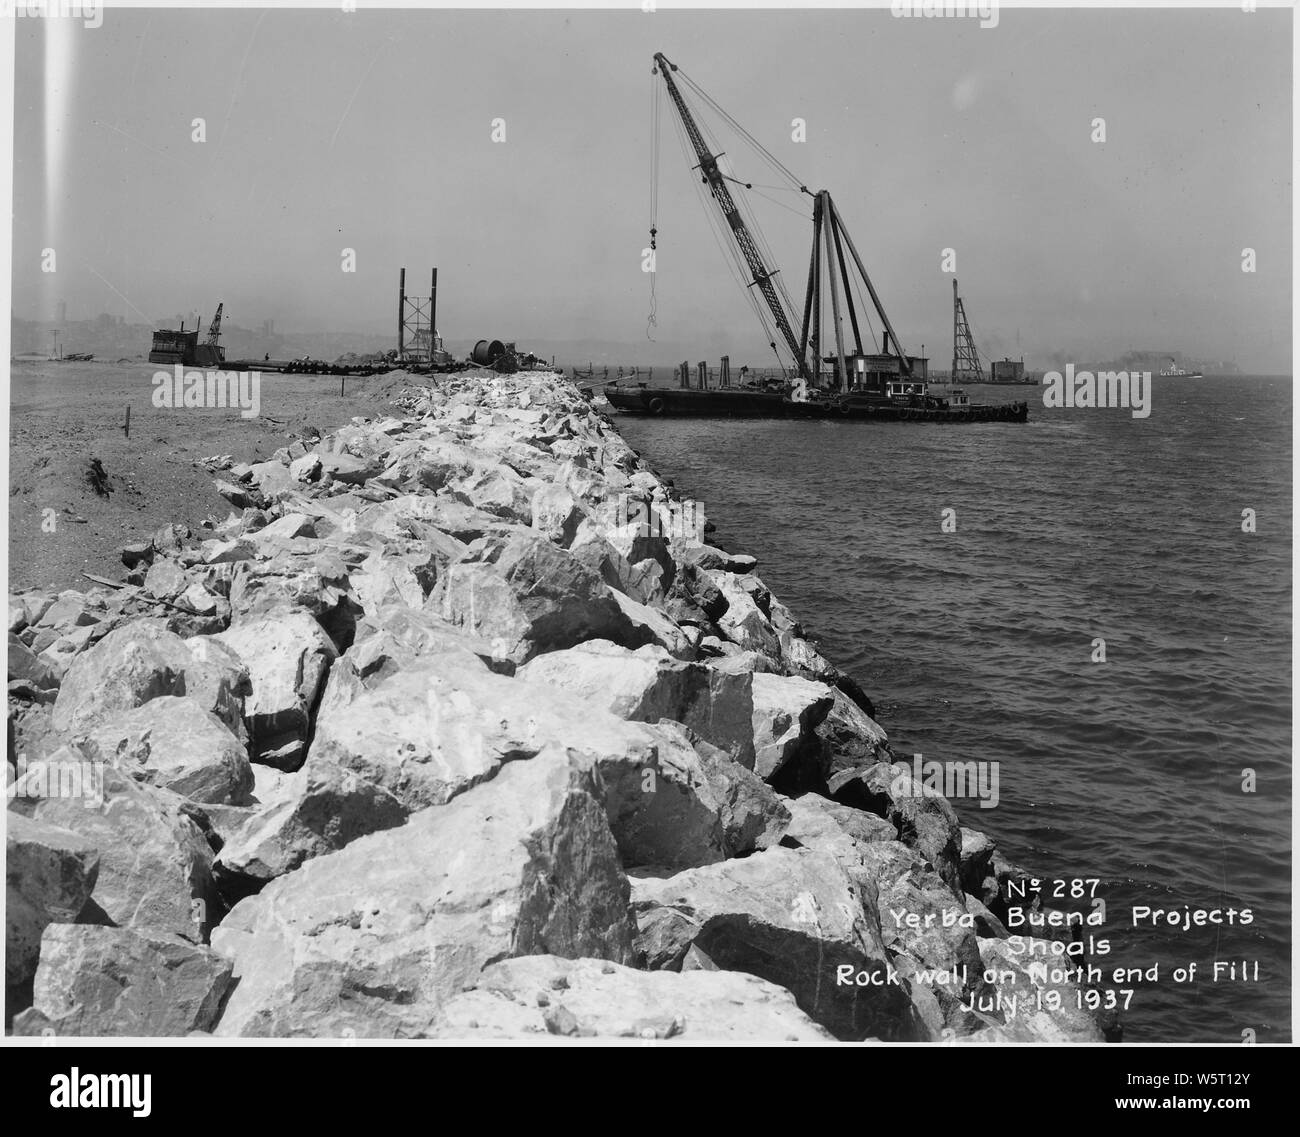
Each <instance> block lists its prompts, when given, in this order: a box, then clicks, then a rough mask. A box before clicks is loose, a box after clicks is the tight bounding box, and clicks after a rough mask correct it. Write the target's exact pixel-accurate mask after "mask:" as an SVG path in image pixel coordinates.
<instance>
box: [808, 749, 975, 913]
mask: <svg viewBox="0 0 1300 1137" xmlns="http://www.w3.org/2000/svg"><path fill="white" fill-rule="evenodd" d="M829 790H830V794H831V796H832V797H833V798H834V799H835V800H836V801H838V802H841V803H842V804H844V805H851V806H854V807H855V808H858V809H862V810H866V811H867V812H869V813H875V814H877V815H878V816H880V817H883V818H884V819H885V820H886V821H888V822H889V823H890V824H891V825H893V826H894V828H895V830H896V831H897V832H898V836H899V840H900V841H902V842H903V843H904V844H907V845H910V846H912V847H913V848H914V849H916V850H917V851H918V852H919V853H921V855H922V856H924V857H925V858H926V859H927V860H929V861H930V863H931V864H932V865H933V866H934V868H935V870H936V871H937V872H938V873H939V875H940V877H942V878H943V881H944V883H945V884H946V885H947V886H948V887H949V888H950V889H951V890H952V891H953V892H954V893H955V894H956V895H958V896H960V895H961V879H960V873H961V826H960V824H959V823H958V821H957V814H956V812H955V811H954V810H953V808H952V806H951V805H950V804H949V802H948V799H947V798H945V797H944V796H943V795H942V794H940V793H938V792H936V791H934V790H932V789H930V788H929V787H928V786H924V785H922V784H921V783H920V782H918V781H917V780H916V779H915V778H914V777H913V776H912V771H911V768H910V767H908V766H907V765H905V764H904V763H902V762H898V763H895V764H893V765H889V764H887V763H885V762H878V763H876V764H875V765H874V766H866V767H856V768H852V769H846V770H843V771H841V772H840V773H838V774H836V775H834V776H833V777H832V778H831V779H830V782H829Z"/></svg>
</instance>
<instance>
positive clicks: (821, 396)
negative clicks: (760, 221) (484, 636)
mask: <svg viewBox="0 0 1300 1137" xmlns="http://www.w3.org/2000/svg"><path fill="white" fill-rule="evenodd" d="M654 62H655V66H654V71H653V73H654V74H656V75H659V76H661V77H662V79H663V84H664V87H665V88H666V89H667V91H668V95H669V98H670V99H671V100H672V103H673V106H674V108H675V109H676V112H677V116H678V119H679V120H680V122H681V126H682V128H683V130H684V132H685V136H686V138H687V140H688V141H689V144H690V147H691V149H692V150H693V151H694V153H695V157H696V158H697V160H698V165H696V166H695V167H694V168H695V169H696V170H698V171H699V173H700V175H701V179H702V181H703V183H704V184H705V185H706V186H707V187H708V189H709V193H710V195H711V196H712V197H713V200H714V202H715V203H716V204H717V206H718V208H719V209H720V210H721V212H722V218H723V221H724V222H725V223H726V228H727V230H728V231H729V232H730V235H731V238H732V240H733V242H734V245H735V250H734V251H735V252H736V253H738V254H739V256H738V260H737V266H738V267H739V268H740V269H741V271H742V273H743V274H744V275H747V276H748V277H749V283H748V284H747V285H746V291H747V292H748V293H749V295H750V297H751V300H753V301H754V309H755V312H756V314H757V315H758V318H759V320H760V322H761V323H762V325H763V328H764V331H765V332H766V333H767V334H768V337H769V341H770V346H771V347H772V350H773V351H774V352H775V353H776V355H777V358H778V360H780V361H781V364H782V369H783V371H785V373H786V379H785V380H784V381H783V382H780V383H777V384H775V385H772V384H769V385H768V386H767V387H748V388H746V387H736V388H729V387H722V388H715V389H712V390H709V389H707V388H705V387H700V388H691V387H687V386H686V385H685V383H684V382H683V385H682V386H680V387H650V386H647V385H646V384H637V385H635V386H632V385H628V384H625V383H617V382H616V383H610V384H607V385H606V386H605V388H604V395H605V397H606V398H607V399H608V400H609V402H610V404H611V405H612V406H614V407H615V408H616V409H618V410H620V411H625V412H628V413H632V414H666V415H695V416H708V417H793V418H845V419H870V420H875V421H878V422H943V423H964V422H1024V421H1025V420H1026V419H1027V418H1028V415H1029V404H1028V403H1025V402H1020V403H1011V404H1008V405H1005V406H972V405H971V404H970V402H969V400H968V399H967V398H966V396H965V395H964V394H963V393H962V392H960V391H953V392H951V394H950V395H949V396H947V397H942V396H939V395H932V394H931V393H930V391H929V385H928V382H927V369H928V361H927V360H926V359H924V358H922V357H918V356H912V355H908V354H907V353H906V352H905V351H903V350H902V349H901V347H900V345H899V340H898V336H897V334H896V333H895V331H894V328H893V325H891V324H890V322H889V317H888V316H887V315H886V314H885V309H884V306H883V305H882V304H881V302H880V297H879V295H878V294H877V293H876V289H875V286H874V285H873V284H872V283H871V278H870V276H868V274H867V270H866V267H865V266H864V265H863V263H862V258H861V257H860V256H859V255H858V251H857V248H856V247H855V246H854V244H853V238H852V237H851V236H850V235H849V233H848V231H847V229H846V228H845V227H844V223H843V221H842V219H841V218H840V214H839V210H838V209H836V207H835V203H834V201H833V200H832V199H831V195H830V193H829V192H828V191H827V190H820V191H818V192H816V193H814V192H813V191H812V190H810V189H808V187H807V186H805V185H802V184H800V183H799V181H798V179H796V178H795V177H794V175H793V174H791V173H790V172H789V171H788V170H786V168H785V167H784V166H782V165H781V163H780V162H778V161H777V160H776V159H775V158H773V157H772V155H770V154H768V153H767V151H766V150H763V148H762V147H761V146H759V145H758V143H757V142H756V141H755V140H754V139H753V138H752V137H750V136H749V135H748V134H747V133H746V132H744V131H743V128H741V127H740V126H739V124H738V123H736V122H735V121H734V120H733V119H731V117H730V116H729V115H727V114H726V112H725V111H722V110H721V108H720V107H717V104H716V103H713V101H712V99H710V98H709V97H708V95H706V94H705V93H704V92H703V91H702V90H701V89H700V88H699V87H698V86H697V85H696V84H695V83H694V82H692V81H691V80H690V79H689V78H688V77H687V76H686V75H685V74H684V73H680V77H681V78H682V80H683V81H684V82H685V83H687V84H688V85H689V86H690V87H691V88H692V90H693V91H695V93H696V94H697V95H699V96H700V97H701V98H703V99H704V100H705V101H707V102H708V103H709V104H710V105H712V106H713V107H714V108H715V109H716V110H718V111H719V112H720V113H721V114H723V115H724V116H725V118H726V119H727V120H728V121H729V122H730V123H731V124H732V125H733V126H734V127H735V128H736V129H737V130H738V131H740V132H741V133H742V134H745V137H746V139H747V140H748V141H749V142H750V144H751V145H753V146H754V147H755V148H756V149H757V150H758V151H760V152H761V154H762V155H763V156H764V157H765V158H766V159H767V160H768V161H769V162H770V163H771V164H772V165H773V167H774V168H776V169H778V171H779V172H780V173H782V174H783V175H784V176H785V177H786V178H787V179H788V180H789V181H790V182H791V183H792V188H797V189H798V190H799V191H800V192H801V193H804V194H807V195H808V196H809V197H811V198H813V216H812V222H813V241H812V255H811V263H810V265H809V270H808V285H807V289H806V292H805V297H804V307H803V319H802V321H800V323H799V329H800V330H799V331H798V332H797V333H796V331H795V326H796V324H795V321H794V320H793V319H792V318H791V313H793V312H794V305H793V303H792V302H791V300H790V297H789V296H788V295H785V293H784V289H783V287H782V286H781V284H780V282H779V280H778V279H777V273H778V271H779V270H777V269H776V268H769V267H768V263H769V261H770V259H771V258H770V256H768V255H766V254H765V248H766V243H765V242H763V241H762V240H761V234H759V236H758V238H757V239H756V237H755V233H754V230H756V229H757V226H756V225H754V224H753V222H752V219H751V220H746V216H745V211H744V210H743V209H742V207H741V205H740V203H739V199H738V197H737V195H735V194H733V191H732V190H731V188H730V186H729V185H728V183H731V184H732V185H735V186H743V187H744V188H746V189H752V188H753V186H752V185H751V184H750V183H746V182H741V181H739V180H738V179H737V178H734V177H732V176H731V175H730V174H727V173H725V172H724V171H723V170H722V169H721V167H720V166H719V163H718V159H719V158H720V157H722V153H721V152H720V151H719V152H716V153H715V152H714V149H713V148H711V147H710V145H709V144H708V142H707V141H706V140H705V136H704V134H703V132H702V131H701V129H700V127H699V125H698V123H697V122H696V120H695V116H694V115H692V113H691V110H690V108H689V106H688V105H687V103H686V100H685V98H684V97H683V95H682V92H681V89H680V88H679V86H678V84H677V82H676V80H675V79H674V73H678V68H677V66H676V64H673V63H671V62H669V60H668V59H667V58H665V56H664V55H663V53H662V52H660V53H658V54H656V55H655V57H654ZM656 117H657V109H656ZM654 145H655V147H656V152H655V160H654V167H655V169H656V170H657V168H658V157H657V146H658V137H657V133H656V137H655V139H654ZM657 232H658V230H657V229H656V228H655V222H652V223H651V229H650V245H651V249H654V248H655V242H656V235H657ZM846 248H847V250H848V253H849V259H847V260H846V258H845V255H844V253H845V249H846ZM854 271H856V278H855V277H854V275H853V272H854ZM652 281H653V277H652ZM859 281H860V282H861V284H863V285H865V287H866V292H867V294H868V295H869V296H870V299H871V306H872V307H873V308H874V310H875V312H876V314H877V316H878V317H879V319H880V324H881V327H882V333H881V338H882V342H881V345H880V347H881V350H880V351H877V352H870V353H869V352H867V351H865V350H864V349H863V341H862V334H861V328H860V325H859V321H858V309H857V306H855V304H854V300H853V296H854V291H855V287H856V284H857V282H859ZM823 284H825V286H826V288H825V291H826V292H827V293H828V294H829V296H830V302H831V319H830V320H829V323H830V331H831V332H832V333H833V340H834V343H833V346H834V353H833V354H824V351H825V349H826V348H828V347H829V346H831V345H830V344H826V345H824V344H823V320H822V317H823ZM652 287H653V284H652ZM841 287H842V289H843V295H842V297H841ZM751 290H752V291H751ZM755 296H757V297H759V298H761V303H760V302H759V301H758V300H755V299H754V297H755ZM841 300H842V301H843V307H842V306H841ZM844 311H847V313H848V316H849V323H850V328H851V332H852V345H851V349H846V337H845V328H844V321H843V312H844ZM864 314H866V309H865V305H864ZM778 345H779V346H778ZM783 352H784V353H785V356H788V357H789V363H787V362H786V358H785V357H784V356H783V355H782V353H783Z"/></svg>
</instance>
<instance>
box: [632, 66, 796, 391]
mask: <svg viewBox="0 0 1300 1137" xmlns="http://www.w3.org/2000/svg"><path fill="white" fill-rule="evenodd" d="M655 63H656V64H657V65H658V71H659V74H660V75H661V76H662V77H663V80H664V84H665V86H666V87H667V88H668V95H669V97H670V98H671V99H672V101H673V106H674V107H676V108H677V115H678V117H679V118H680V119H681V120H682V126H683V127H684V128H685V130H686V135H687V137H688V138H689V139H690V142H691V146H692V148H693V149H694V150H695V155H696V157H697V158H699V160H700V170H701V172H702V173H703V174H704V180H705V182H706V183H707V184H708V186H709V189H710V191H711V192H712V194H713V199H714V200H715V201H716V202H717V203H718V208H720V209H721V210H722V216H723V219H724V220H725V221H726V222H727V226H728V228H730V230H731V235H732V237H733V238H734V239H735V241H736V245H737V247H739V249H740V252H741V255H742V256H743V257H744V258H745V263H746V265H748V267H749V272H750V275H751V277H752V278H753V279H752V281H751V284H752V285H753V286H755V287H757V288H758V290H759V292H760V293H761V294H762V296H763V299H764V301H766V303H767V307H768V310H769V311H770V312H771V313H772V319H773V320H774V321H775V322H776V327H777V331H778V332H780V334H781V338H782V339H784V340H785V345H786V347H787V348H789V350H790V354H791V356H793V358H794V362H795V366H796V368H797V369H798V372H799V374H800V375H801V376H803V377H804V378H811V374H810V372H809V368H808V363H807V360H806V358H805V354H804V349H803V347H801V345H800V342H799V337H798V336H797V335H796V334H795V331H794V328H793V327H792V326H791V322H790V319H789V317H788V316H787V315H786V311H785V306H784V305H783V304H782V303H781V297H780V295H779V294H778V293H777V290H776V285H775V284H774V283H773V282H772V277H773V276H774V275H775V270H769V269H768V267H767V265H766V264H764V263H763V257H762V254H761V253H760V252H759V248H758V244H757V243H756V242H755V240H754V236H753V234H752V233H750V231H749V226H747V225H746V224H745V219H744V218H743V217H741V215H740V210H739V209H737V208H736V203H735V201H734V200H733V198H732V196H731V191H730V190H728V189H727V184H726V180H725V176H724V175H723V173H722V171H721V170H720V169H719V168H718V155H716V154H711V153H709V147H708V145H707V144H706V143H705V141H704V136H703V134H701V133H700V128H699V127H698V126H697V125H696V122H695V119H694V117H693V116H692V114H691V111H690V108H689V107H688V106H687V105H686V101H685V99H683V98H682V94H681V92H680V91H679V90H678V89H677V84H676V82H675V81H674V80H673V77H672V72H673V71H676V70H677V65H676V64H674V63H670V62H669V61H668V59H667V58H665V56H664V54H663V52H656V53H655Z"/></svg>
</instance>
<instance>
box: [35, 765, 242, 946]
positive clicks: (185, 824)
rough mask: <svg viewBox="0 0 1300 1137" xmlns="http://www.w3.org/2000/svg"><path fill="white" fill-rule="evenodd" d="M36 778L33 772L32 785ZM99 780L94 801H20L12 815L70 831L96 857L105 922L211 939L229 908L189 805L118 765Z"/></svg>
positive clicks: (98, 903) (108, 768) (98, 893)
mask: <svg viewBox="0 0 1300 1137" xmlns="http://www.w3.org/2000/svg"><path fill="white" fill-rule="evenodd" d="M72 755H73V752H72V751H71V750H70V749H67V748H65V749H64V750H63V751H61V752H60V753H59V754H56V755H54V756H52V757H51V758H49V759H47V760H46V762H45V763H44V765H46V766H47V767H53V768H57V767H58V766H59V765H61V764H62V763H65V762H71V761H73V760H74V759H73V757H72ZM35 773H36V771H35V770H32V771H29V773H28V777H27V781H28V784H29V785H30V784H31V783H32V781H33V777H34V775H35ZM94 777H96V778H97V779H98V780H99V781H98V786H97V789H98V792H97V793H96V794H95V795H93V796H87V795H83V796H81V797H79V798H74V797H67V796H53V797H42V798H33V797H30V796H23V797H16V798H15V799H14V801H13V802H12V803H11V804H10V809H16V810H18V811H20V812H21V813H23V814H24V815H26V816H28V817H31V818H33V819H34V820H37V821H40V822H44V823H47V824H50V825H57V826H60V827H61V828H63V829H69V830H71V831H72V832H74V833H76V834H77V835H78V836H79V837H81V838H83V839H84V840H85V841H86V842H88V843H89V844H90V845H92V846H93V847H94V848H96V849H97V850H98V851H99V875H98V877H97V879H96V881H95V894H94V905H95V906H96V907H97V908H98V910H99V911H100V912H101V913H102V916H103V919H102V920H101V922H111V923H113V924H116V925H119V926H121V927H128V928H135V929H138V930H146V929H147V930H150V931H157V932H165V933H170V934H174V935H179V936H184V937H187V938H190V939H206V937H207V935H208V932H209V931H210V930H211V928H212V927H213V925H215V924H216V922H217V921H218V920H219V919H220V918H221V915H222V912H223V911H224V908H223V907H222V904H221V900H220V897H219V895H218V893H217V889H216V885H215V882H214V881H213V878H212V849H211V846H210V845H209V844H208V842H207V840H206V839H205V837H204V835H203V831H202V830H201V829H200V828H199V826H198V825H197V824H196V823H195V821H194V819H193V818H192V817H190V816H189V815H188V814H187V813H186V812H185V800H184V799H183V798H181V797H179V796H178V795H177V794H174V793H171V792H170V791H168V790H163V789H158V788H156V787H154V786H145V785H141V784H140V783H139V782H137V781H135V780H134V779H133V778H132V777H130V776H129V775H128V774H126V773H124V772H122V771H121V770H118V769H117V768H115V767H113V766H102V764H101V768H100V769H99V770H96V771H95V773H94ZM47 787H48V788H50V789H53V788H54V787H53V786H52V785H49V783H48V782H47Z"/></svg>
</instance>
